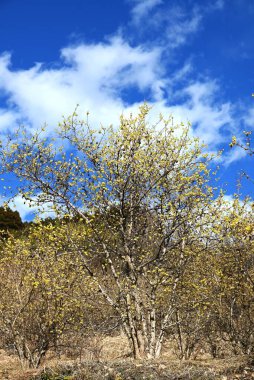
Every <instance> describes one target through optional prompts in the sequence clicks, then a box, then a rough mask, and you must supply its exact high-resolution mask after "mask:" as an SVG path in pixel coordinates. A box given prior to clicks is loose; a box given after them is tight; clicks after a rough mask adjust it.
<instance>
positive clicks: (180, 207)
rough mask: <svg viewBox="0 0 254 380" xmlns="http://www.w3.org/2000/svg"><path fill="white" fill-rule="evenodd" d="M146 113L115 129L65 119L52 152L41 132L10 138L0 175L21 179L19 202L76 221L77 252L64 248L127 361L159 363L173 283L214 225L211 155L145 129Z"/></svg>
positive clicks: (168, 126)
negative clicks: (79, 224)
mask: <svg viewBox="0 0 254 380" xmlns="http://www.w3.org/2000/svg"><path fill="white" fill-rule="evenodd" d="M148 114H149V107H148V106H147V105H144V106H142V107H141V108H140V110H139V113H138V115H137V116H135V117H134V116H132V115H130V117H127V118H126V117H124V116H121V118H120V126H119V128H118V129H116V130H115V129H114V128H113V127H109V128H100V129H97V130H93V129H92V128H91V127H90V126H89V123H88V121H85V122H84V121H79V119H78V116H77V114H76V112H74V114H73V115H72V116H70V117H69V118H67V119H64V120H63V122H62V123H60V125H59V128H58V131H57V133H56V137H55V139H56V142H55V144H54V142H53V141H52V139H49V138H43V137H41V131H40V132H37V133H35V134H33V135H29V134H28V133H26V131H22V133H21V137H20V131H19V132H18V133H17V134H16V136H12V138H11V139H9V141H8V142H7V143H6V148H5V149H3V150H2V152H1V165H2V171H3V172H9V173H10V172H11V173H14V174H15V175H16V176H17V177H18V178H19V179H20V180H22V182H21V184H20V187H19V189H18V191H19V193H21V194H22V195H23V197H24V199H27V200H32V201H34V200H35V199H36V202H37V204H38V205H44V204H45V203H48V204H53V206H54V209H55V211H57V212H60V213H61V212H62V213H63V214H68V215H71V216H74V217H79V218H80V219H82V220H83V221H84V222H85V223H86V226H87V231H89V236H87V237H86V240H87V242H86V248H85V250H84V245H83V243H82V244H81V245H80V244H79V243H77V242H76V241H75V239H70V241H69V250H71V251H72V252H73V254H74V255H75V254H76V255H77V254H78V255H79V256H80V257H81V259H82V261H83V268H84V269H83V270H84V271H85V272H86V273H87V274H89V275H90V277H91V279H92V280H93V281H94V282H96V284H97V287H98V290H99V292H100V293H101V294H102V295H103V297H104V298H105V300H106V301H107V302H108V303H109V304H110V305H111V307H112V308H113V309H114V310H115V312H116V313H117V314H118V316H119V318H120V320H121V325H122V329H123V330H124V332H125V334H126V336H127V338H128V341H129V344H130V347H131V350H132V353H133V355H134V357H135V358H142V357H147V358H154V357H158V356H159V355H160V353H161V347H162V343H163V339H164V337H165V333H166V329H167V327H168V326H169V325H170V324H171V323H175V322H174V318H172V316H173V315H174V313H175V311H176V303H177V302H176V301H177V292H178V287H179V283H180V280H181V278H183V276H184V273H185V271H186V268H187V267H188V265H189V264H190V263H191V262H193V260H194V259H195V256H196V255H197V254H199V255H200V252H203V253H205V252H206V247H207V244H208V239H209V228H210V225H211V223H212V219H213V217H215V216H214V215H213V213H212V211H210V208H211V207H210V205H211V203H210V200H211V198H212V197H213V189H212V187H211V186H210V185H209V167H208V166H209V163H210V162H211V160H212V158H213V157H212V156H210V155H208V154H207V153H205V152H204V149H203V148H204V147H203V146H201V144H200V143H199V140H198V139H196V138H192V137H190V130H189V127H187V128H186V127H184V125H183V124H180V125H176V126H175V125H173V122H172V119H171V118H169V119H164V118H163V117H162V116H161V117H160V119H159V121H158V123H156V125H152V126H150V125H149V123H148V121H147V118H148ZM22 136H23V137H22ZM59 141H62V142H63V146H62V148H60V150H59V144H60V142H59ZM56 146H57V147H56ZM66 147H67V148H66ZM59 151H60V153H59ZM87 233H88V232H87ZM109 274H110V276H109Z"/></svg>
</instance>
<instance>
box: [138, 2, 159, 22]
mask: <svg viewBox="0 0 254 380" xmlns="http://www.w3.org/2000/svg"><path fill="white" fill-rule="evenodd" d="M131 3H134V6H133V8H132V10H131V17H132V20H131V21H132V23H133V24H135V25H138V24H139V23H140V22H141V21H142V20H143V19H144V18H145V17H146V16H147V15H148V14H149V13H150V12H151V10H152V9H154V8H155V7H156V6H158V5H160V4H162V3H163V1H162V0H132V1H131Z"/></svg>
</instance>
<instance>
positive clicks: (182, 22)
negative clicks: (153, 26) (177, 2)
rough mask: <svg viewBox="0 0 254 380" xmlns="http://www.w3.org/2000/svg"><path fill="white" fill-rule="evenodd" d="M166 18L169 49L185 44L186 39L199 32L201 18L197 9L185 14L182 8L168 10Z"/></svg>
mask: <svg viewBox="0 0 254 380" xmlns="http://www.w3.org/2000/svg"><path fill="white" fill-rule="evenodd" d="M163 17H165V15H163ZM167 18H168V20H167V21H168V27H167V28H166V34H167V40H168V42H169V45H170V48H171V49H174V48H176V47H178V46H181V45H183V44H185V43H186V42H187V39H188V38H189V37H190V36H191V35H192V34H194V33H196V32H197V31H198V30H199V27H200V24H201V21H202V18H203V16H202V14H201V12H200V10H199V9H198V8H194V9H192V10H191V12H187V11H185V10H184V9H183V8H180V7H174V8H172V9H170V11H169V13H168V16H167ZM158 21H159V20H158Z"/></svg>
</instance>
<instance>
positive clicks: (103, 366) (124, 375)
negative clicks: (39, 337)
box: [0, 335, 254, 380]
mask: <svg viewBox="0 0 254 380" xmlns="http://www.w3.org/2000/svg"><path fill="white" fill-rule="evenodd" d="M83 343H84V350H83V351H82V357H80V358H79V360H74V359H70V358H68V357H66V356H62V357H61V358H60V359H59V358H56V357H54V356H52V354H51V355H48V357H47V359H46V362H45V363H44V367H41V368H40V369H39V370H29V369H22V368H21V366H20V363H19V361H18V359H17V358H15V357H14V356H11V355H8V354H7V353H5V352H4V351H3V350H2V351H0V380H215V379H220V380H237V379H241V380H249V379H254V367H253V366H250V365H248V363H247V359H246V358H245V357H231V358H227V359H211V358H209V357H206V356H200V357H199V359H197V360H189V361H179V360H177V359H176V357H175V356H174V352H173V348H172V347H170V346H168V347H167V349H166V350H165V351H164V354H163V355H162V358H161V359H160V360H154V361H149V362H145V361H144V362H134V361H133V360H131V359H130V358H129V357H128V354H129V350H128V345H127V341H126V339H125V337H123V336H121V335H120V336H117V337H94V338H93V339H90V340H87V341H86V342H83Z"/></svg>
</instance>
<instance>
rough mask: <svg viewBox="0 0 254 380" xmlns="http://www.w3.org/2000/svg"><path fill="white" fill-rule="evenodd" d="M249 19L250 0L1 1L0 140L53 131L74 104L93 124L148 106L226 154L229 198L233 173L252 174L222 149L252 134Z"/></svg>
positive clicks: (241, 156) (236, 152)
mask: <svg viewBox="0 0 254 380" xmlns="http://www.w3.org/2000/svg"><path fill="white" fill-rule="evenodd" d="M253 20H254V2H253V0H210V1H208V0H202V1H201V0H200V1H198V0H177V1H174V0H172V1H171V0H110V1H109V0H107V1H106V0H83V1H82V0H68V1H67V0H50V1H49V0H36V1H35V0H23V1H20V0H0V133H5V132H6V131H7V130H9V129H15V127H17V126H18V125H19V124H20V123H25V124H26V125H27V126H28V127H29V128H31V129H34V128H37V127H39V126H40V125H42V124H43V123H45V122H47V123H48V124H49V127H50V128H51V127H52V128H53V127H54V126H55V125H56V123H57V121H59V120H60V119H61V116H62V115H63V114H64V115H68V114H69V113H71V112H72V111H73V110H74V108H75V106H76V104H77V103H79V104H80V112H81V114H82V112H84V114H85V112H86V111H87V110H89V111H90V113H91V122H92V123H93V124H94V125H96V124H99V123H103V124H105V125H106V124H110V123H114V124H117V121H118V118H119V115H120V114H121V113H122V112H123V110H126V111H127V112H128V111H133V110H136V109H137V107H138V105H139V104H140V103H142V102H143V101H144V100H146V101H149V102H150V104H151V105H152V106H153V111H152V112H153V114H154V115H156V114H159V113H160V112H162V113H163V114H164V115H168V114H173V115H174V120H175V121H176V122H177V121H186V120H189V121H191V122H192V125H193V133H194V134H196V135H197V136H199V137H200V138H201V140H203V141H205V143H207V145H208V149H209V150H210V151H217V150H219V149H224V153H223V155H222V158H221V160H220V163H219V164H220V166H221V169H220V172H219V176H220V184H221V186H222V187H223V188H224V189H225V190H226V192H227V194H228V195H232V194H233V193H234V192H235V191H236V183H237V179H238V177H239V173H240V170H241V169H243V170H245V171H248V173H249V174H252V173H253V170H252V168H253V158H249V157H247V156H246V155H245V153H244V152H243V151H242V150H240V149H237V148H235V149H232V150H230V149H229V147H228V146H229V143H230V141H231V137H232V135H237V136H242V131H243V130H251V129H253V126H254V99H253V98H252V97H251V94H252V93H253V92H254V76H253V67H254V43H253V40H254V22H253ZM253 190H254V188H253V185H251V184H250V183H249V182H246V181H245V182H244V184H243V187H242V190H241V191H242V193H243V195H244V194H253ZM21 204H22V202H19V201H18V202H17V206H18V208H19V207H20V211H21V213H22V216H23V218H26V217H28V210H27V208H26V207H24V206H21Z"/></svg>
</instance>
